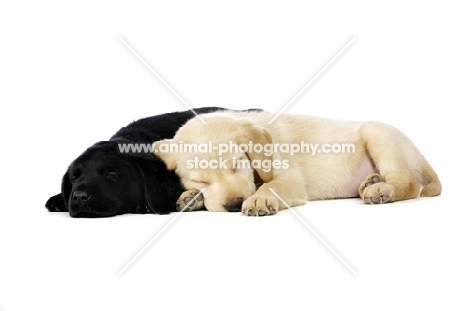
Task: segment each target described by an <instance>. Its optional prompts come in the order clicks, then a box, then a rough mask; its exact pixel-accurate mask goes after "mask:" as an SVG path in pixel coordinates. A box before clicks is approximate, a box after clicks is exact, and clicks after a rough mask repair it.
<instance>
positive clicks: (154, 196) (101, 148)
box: [62, 141, 181, 217]
mask: <svg viewBox="0 0 468 311" xmlns="http://www.w3.org/2000/svg"><path fill="white" fill-rule="evenodd" d="M118 144H119V143H118V142H116V141H105V142H99V143H96V144H95V145H93V146H91V147H90V148H88V149H87V150H86V151H85V152H84V153H83V154H82V155H81V156H79V157H78V158H77V159H76V160H75V161H73V162H72V164H71V165H70V167H69V168H68V170H67V172H66V173H65V175H64V176H63V180H62V197H63V201H64V203H65V207H66V209H67V210H68V211H69V213H70V216H72V217H109V216H114V215H119V214H124V213H145V212H152V213H169V212H171V211H173V210H175V202H176V200H177V197H178V196H179V195H180V193H181V188H180V182H179V179H178V177H177V176H176V175H175V173H174V172H171V171H168V170H167V168H166V165H165V164H164V163H163V162H162V161H161V160H160V159H159V158H157V157H156V156H154V155H153V154H148V153H134V154H128V153H121V152H120V150H119V145H118Z"/></svg>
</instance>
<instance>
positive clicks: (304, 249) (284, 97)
mask: <svg viewBox="0 0 468 311" xmlns="http://www.w3.org/2000/svg"><path fill="white" fill-rule="evenodd" d="M65 3H67V4H65ZM325 3H326V4H325ZM442 3H443V4H442ZM462 4H463V1H458V2H457V1H444V2H439V4H437V3H436V2H432V1H431V2H430V3H429V1H392V2H387V3H386V4H376V2H375V1H358V2H352V3H351V2H350V1H326V2H323V3H318V2H314V1H283V2H279V1H233V2H220V1H157V2H153V3H152V4H149V3H145V2H140V1H131V2H127V3H125V2H123V1H108V2H99V1H80V2H77V3H76V4H73V5H71V4H69V3H68V2H65V1H55V2H53V1H30V2H26V1H3V2H2V3H1V4H0V56H1V57H0V103H1V123H0V126H1V129H0V130H1V132H0V133H1V138H2V144H1V155H0V156H1V162H0V163H1V165H2V171H1V179H0V180H1V187H0V189H1V210H0V213H1V214H0V252H1V254H0V310H8V311H9V310H191V309H196V310H198V309H200V310H266V309H275V310H280V309H282V310H353V309H356V310H430V309H433V310H466V309H467V307H468V302H467V299H466V293H467V292H468V285H467V279H468V268H467V266H468V265H467V263H468V254H467V241H466V237H467V236H468V226H467V216H468V213H467V209H466V203H465V195H466V185H465V184H464V176H465V175H466V153H465V150H466V148H465V145H464V144H465V143H466V139H465V135H466V133H467V125H466V123H467V122H466V120H465V115H466V114H465V113H464V112H462V107H463V106H466V104H467V97H468V96H467V82H468V81H467V77H468V75H467V72H468V58H467V55H468V40H467V38H468V37H467V32H466V29H468V19H467V18H466V12H467V11H466V9H465V7H464V6H463V5H462ZM118 36H121V37H122V38H124V39H125V40H126V41H127V42H128V43H129V44H130V45H131V46H133V47H134V49H135V50H136V51H137V52H138V53H140V55H141V56H142V57H143V58H145V59H146V60H147V61H148V63H149V64H151V66H152V67H153V68H154V69H155V70H156V71H157V72H158V73H159V74H160V75H161V76H162V77H164V79H165V80H166V81H167V82H168V83H169V84H170V85H172V86H173V88H174V89H175V90H176V91H177V92H178V93H179V94H180V95H181V96H182V97H183V98H184V99H185V100H186V101H187V102H188V103H190V104H191V105H193V106H194V107H202V106H223V107H228V108H239V109H240V108H251V107H258V108H265V109H267V110H269V111H271V112H277V111H279V110H280V109H281V108H282V107H283V105H285V104H286V103H287V102H288V101H289V100H290V99H291V98H292V97H293V96H294V95H295V94H296V93H297V92H298V91H299V90H300V89H301V88H302V87H303V86H304V85H305V84H306V83H307V82H308V81H310V80H311V79H312V77H313V76H314V75H315V74H316V73H317V72H319V71H320V69H322V68H323V66H325V64H326V63H327V62H328V61H329V60H331V59H332V57H333V56H334V55H335V54H336V53H337V52H338V51H339V50H340V49H341V48H342V47H343V46H344V45H345V44H346V43H347V42H349V40H351V38H353V37H356V40H355V42H354V43H353V44H352V45H351V46H350V47H349V48H348V50H346V51H345V52H344V53H343V54H342V55H341V56H340V57H339V58H338V59H337V60H336V61H335V62H334V63H333V64H332V65H331V66H330V67H329V68H328V69H327V70H326V71H325V72H324V73H323V75H321V76H320V77H319V78H318V79H317V80H316V81H315V82H314V83H313V84H312V85H311V87H310V88H309V89H308V90H307V91H306V92H304V93H303V94H302V96H301V97H299V98H298V99H297V101H295V102H294V103H293V104H292V105H291V106H290V108H289V109H288V110H287V113H304V114H314V115H318V116H323V117H332V118H337V119H357V120H367V119H375V120H380V121H384V122H387V123H391V124H393V125H395V126H397V127H399V128H400V129H401V130H403V131H404V132H405V133H406V134H407V135H408V136H409V137H410V138H411V139H412V140H413V141H414V142H415V143H416V144H417V146H418V147H419V148H420V150H421V151H422V153H423V154H424V155H425V156H426V158H427V159H428V160H429V162H430V163H431V164H432V166H433V167H434V168H435V170H436V171H437V172H438V174H439V177H440V179H441V181H442V184H443V194H442V196H440V197H437V198H421V199H416V200H410V201H406V202H400V203H394V204H389V205H384V206H367V205H364V204H363V203H362V202H361V201H360V200H359V199H352V200H342V201H325V202H311V203H309V204H308V205H307V206H303V207H297V208H296V209H295V210H296V211H297V213H298V214H299V215H300V216H301V217H302V218H303V219H304V220H305V221H306V222H307V223H308V224H309V225H310V226H312V227H313V228H314V229H315V230H316V231H317V233H319V234H320V235H321V236H322V237H323V238H324V239H325V240H326V241H327V242H328V243H329V244H330V246H331V247H333V248H334V249H335V250H336V251H337V252H338V253H339V254H340V255H341V256H342V257H343V259H344V260H346V261H347V262H348V263H349V265H350V266H351V267H353V269H355V270H356V272H357V276H355V275H353V274H352V273H351V272H350V271H349V270H348V269H347V268H346V267H345V266H344V265H342V264H341V263H340V262H339V261H338V260H337V259H336V258H335V257H334V256H333V254H331V253H330V252H329V251H328V250H327V249H326V248H325V247H324V246H323V245H322V244H321V243H320V242H319V241H318V240H317V238H316V237H314V236H313V235H312V234H311V233H310V232H309V231H308V230H307V229H306V228H305V227H304V226H303V225H302V224H301V223H300V222H299V221H298V220H297V219H296V218H295V217H294V215H293V214H292V213H291V212H289V211H284V212H281V213H280V214H279V215H276V216H274V217H266V218H249V217H245V216H242V215H240V214H238V213H233V214H228V213H208V212H199V213H184V214H182V215H181V217H179V218H178V219H177V220H176V221H175V222H174V223H173V225H172V226H171V227H169V229H167V230H166V231H165V232H164V233H163V234H162V235H161V236H160V237H159V238H158V239H157V240H156V241H155V242H154V243H153V244H152V245H151V246H150V247H149V248H148V249H147V250H146V252H144V253H143V254H142V255H141V257H139V258H138V260H136V261H135V262H134V264H133V265H132V266H130V267H129V268H128V269H127V270H126V271H125V272H124V273H123V274H122V275H121V276H119V277H118V276H117V273H118V272H119V270H120V269H122V268H123V267H124V265H125V264H126V263H127V262H128V261H129V260H130V259H131V258H132V257H133V256H134V255H135V254H136V253H137V252H138V251H139V250H140V249H141V248H142V247H143V246H144V245H145V244H146V243H147V242H149V241H150V240H151V238H152V237H153V236H154V235H155V234H156V233H157V232H159V231H160V230H161V228H163V227H164V225H166V224H167V223H168V222H169V221H170V220H171V219H172V217H174V216H176V215H177V214H171V215H166V216H161V215H125V216H118V217H112V218H108V219H72V218H70V217H69V216H68V215H67V214H64V213H57V214H53V213H48V212H46V210H45V208H44V203H45V202H46V200H47V199H48V198H49V197H50V196H51V195H54V194H56V193H58V192H59V191H60V181H61V177H62V175H63V173H64V171H65V170H66V168H67V166H68V164H69V163H70V162H71V161H72V160H73V159H74V158H76V157H77V156H78V155H79V154H80V153H81V152H82V151H84V149H85V148H86V147H88V146H89V145H91V144H93V143H94V142H96V141H98V140H106V139H108V138H109V137H110V136H111V135H112V134H113V133H114V132H115V131H117V130H118V129H119V128H120V127H121V126H124V125H127V124H128V123H130V122H131V121H133V120H136V119H138V118H141V117H146V116H150V115H155V114H159V113H164V112H172V111H178V110H186V107H185V106H184V105H183V104H181V103H180V102H179V101H178V100H177V98H176V97H175V96H174V95H172V94H171V93H170V92H169V91H168V90H167V89H166V88H165V87H164V85H163V84H162V83H161V82H159V81H158V80H157V79H156V78H155V77H154V76H153V75H152V74H151V73H150V72H149V70H148V69H147V68H145V67H144V66H143V65H142V64H141V63H140V62H139V61H138V60H137V59H136V58H135V56H134V55H132V54H131V53H130V52H129V51H128V50H127V49H126V47H125V46H124V45H123V44H122V43H121V42H120V41H119V40H118Z"/></svg>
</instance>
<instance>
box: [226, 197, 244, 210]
mask: <svg viewBox="0 0 468 311" xmlns="http://www.w3.org/2000/svg"><path fill="white" fill-rule="evenodd" d="M242 202H244V199H243V198H240V197H237V198H233V199H231V200H229V201H227V203H226V204H224V208H225V209H226V210H227V211H228V212H240V211H241V207H242Z"/></svg>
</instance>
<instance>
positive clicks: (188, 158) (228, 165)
mask: <svg viewBox="0 0 468 311" xmlns="http://www.w3.org/2000/svg"><path fill="white" fill-rule="evenodd" d="M202 117H203V119H204V120H205V121H206V124H203V123H202V122H201V121H200V120H199V119H198V118H193V119H192V120H190V121H188V122H187V123H186V124H185V125H184V126H182V127H181V128H180V129H179V131H178V132H177V133H176V135H175V136H174V138H173V139H166V140H162V141H158V142H155V143H154V150H155V151H154V153H155V154H156V155H157V156H159V157H160V158H161V159H162V160H163V161H164V162H165V163H166V165H167V167H168V169H169V170H173V169H175V170H176V173H177V175H179V177H180V178H181V182H182V185H183V186H184V187H185V188H186V189H191V188H194V189H198V190H202V189H205V190H204V192H203V196H204V198H205V207H206V208H207V209H208V210H209V211H216V212H221V211H240V209H241V205H242V202H243V201H244V200H245V199H246V198H248V197H250V196H251V195H253V194H254V193H255V190H256V187H255V183H254V169H255V171H256V173H257V174H258V176H259V177H260V178H261V179H262V181H263V182H268V181H270V180H271V179H272V172H271V170H269V169H264V168H263V167H262V166H261V165H259V163H263V162H264V161H270V162H271V155H270V156H267V155H265V154H264V153H263V152H262V151H261V150H260V148H255V146H256V147H259V146H262V145H265V144H271V142H272V141H271V137H270V135H269V133H268V131H267V130H266V129H264V128H262V127H259V126H256V125H255V124H254V122H253V121H252V120H250V119H249V118H240V117H236V116H235V115H232V114H229V113H211V114H205V115H202ZM171 148H172V149H171ZM256 150H257V152H256ZM253 163H257V165H251V164H253Z"/></svg>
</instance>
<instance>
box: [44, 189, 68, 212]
mask: <svg viewBox="0 0 468 311" xmlns="http://www.w3.org/2000/svg"><path fill="white" fill-rule="evenodd" d="M45 207H46V208H47V209H48V210H49V212H68V209H67V206H66V204H65V202H64V201H63V197H62V194H61V193H59V194H57V195H54V196H53V197H50V198H49V200H47V202H46V204H45Z"/></svg>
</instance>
